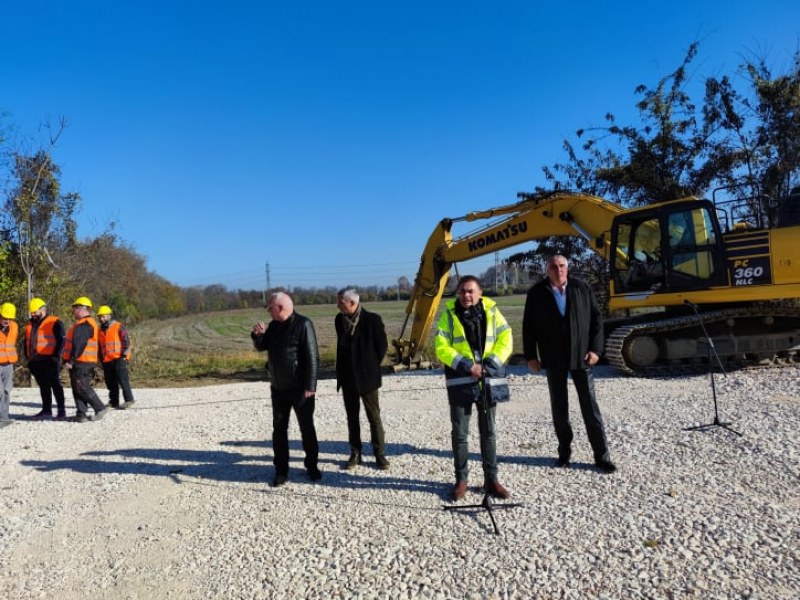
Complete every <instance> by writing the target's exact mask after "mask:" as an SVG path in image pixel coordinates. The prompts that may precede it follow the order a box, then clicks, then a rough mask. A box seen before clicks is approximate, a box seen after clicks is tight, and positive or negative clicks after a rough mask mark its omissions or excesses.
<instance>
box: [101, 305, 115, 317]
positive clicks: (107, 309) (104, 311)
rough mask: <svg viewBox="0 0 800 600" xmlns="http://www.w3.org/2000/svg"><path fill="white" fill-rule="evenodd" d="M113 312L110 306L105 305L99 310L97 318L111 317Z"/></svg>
mask: <svg viewBox="0 0 800 600" xmlns="http://www.w3.org/2000/svg"><path fill="white" fill-rule="evenodd" d="M112 312H114V311H113V310H111V307H110V306H106V305H105V304H103V306H101V307H100V308H98V309H97V316H98V317H99V316H101V315H110V314H111V313H112Z"/></svg>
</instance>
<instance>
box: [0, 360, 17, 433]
mask: <svg viewBox="0 0 800 600" xmlns="http://www.w3.org/2000/svg"><path fill="white" fill-rule="evenodd" d="M13 389H14V364H13V363H5V364H3V365H0V421H5V420H7V419H8V409H9V406H10V405H11V390H13Z"/></svg>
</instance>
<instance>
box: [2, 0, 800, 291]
mask: <svg viewBox="0 0 800 600" xmlns="http://www.w3.org/2000/svg"><path fill="white" fill-rule="evenodd" d="M2 17H3V21H2V25H0V55H2V57H3V59H2V62H0V111H4V112H5V113H6V116H5V117H4V119H3V123H5V124H6V126H8V125H9V124H11V125H13V126H14V127H15V128H16V130H17V132H18V136H19V137H17V138H15V143H16V144H19V145H20V147H22V148H25V147H31V148H35V147H38V146H39V145H40V144H41V143H42V141H43V140H46V135H45V134H43V133H40V129H39V127H40V124H41V123H43V122H46V121H47V120H48V119H50V120H51V121H52V122H57V121H58V119H59V118H61V117H64V118H66V120H67V121H68V123H69V127H68V129H67V130H66V131H65V132H64V133H63V135H62V137H61V139H60V140H59V143H58V145H57V147H56V148H55V150H54V156H55V159H56V162H57V163H59V164H60V165H61V167H62V171H63V176H62V184H63V187H64V189H65V190H66V191H77V192H79V193H80V194H81V196H82V197H83V203H82V205H81V209H80V213H79V214H78V220H79V223H80V229H79V234H80V235H81V236H83V237H86V236H93V235H97V234H99V233H101V232H102V231H103V230H104V229H105V228H106V226H107V224H108V223H109V222H111V221H114V222H117V223H118V227H117V229H116V231H117V233H118V234H119V236H120V237H121V238H122V239H124V240H125V241H127V242H128V243H130V244H131V245H132V246H133V247H134V248H135V249H136V250H137V251H138V252H139V253H140V254H142V255H144V256H145V257H146V258H147V264H148V267H149V269H150V270H151V271H154V272H156V273H158V274H159V275H161V276H163V277H165V278H166V279H168V280H170V281H172V282H174V283H176V284H178V285H181V286H190V285H206V284H212V283H221V284H223V285H226V286H227V287H229V288H232V289H236V288H243V289H252V288H255V289H261V288H262V287H264V285H265V279H266V264H267V263H269V271H270V283H271V285H273V286H279V285H284V286H290V287H295V286H318V287H325V286H329V285H332V286H337V287H338V286H342V285H345V284H357V285H368V284H379V285H392V284H393V283H394V282H396V281H397V278H398V277H400V276H406V277H408V278H409V279H413V277H414V275H415V273H416V269H417V266H418V262H419V257H420V253H421V252H422V249H423V247H424V245H425V242H426V240H427V238H428V236H429V234H430V233H431V231H432V230H433V228H434V226H435V225H436V223H437V222H438V221H439V220H440V219H442V218H444V217H457V216H461V215H463V214H465V213H467V212H470V211H473V210H481V209H485V208H489V207H492V206H497V205H503V204H509V203H512V202H515V201H516V193H517V192H519V191H525V190H531V189H532V188H533V187H534V186H536V185H545V181H544V177H543V175H542V173H541V167H542V166H543V165H550V164H553V163H555V162H557V161H562V160H564V155H563V152H562V150H561V147H562V141H563V140H564V139H565V138H573V135H574V132H575V131H576V130H577V129H579V128H583V127H590V126H592V125H600V124H602V123H603V116H604V115H605V114H606V113H607V112H612V113H614V114H615V115H616V116H617V117H618V120H619V121H620V122H633V123H636V122H637V119H636V114H635V112H634V110H633V104H634V102H635V100H636V99H637V97H636V96H635V95H634V89H635V87H636V86H637V85H639V84H646V85H654V84H655V83H656V82H657V81H658V80H659V79H660V78H661V77H663V76H665V75H667V74H668V73H670V72H671V71H672V70H674V69H675V68H676V67H677V66H678V65H679V64H680V62H681V60H682V58H683V57H684V55H685V52H686V49H687V47H688V46H689V44H690V43H692V42H693V41H700V52H699V56H698V58H697V59H696V60H695V62H694V63H693V69H694V71H693V73H692V76H693V78H694V81H697V82H700V81H702V79H703V78H705V77H708V76H712V75H713V76H719V75H722V74H729V75H733V74H735V72H736V69H737V66H738V65H740V64H741V63H742V62H743V61H744V60H745V59H746V58H755V57H766V58H767V62H768V64H770V65H771V66H772V67H773V68H774V69H775V70H776V71H778V72H782V71H784V70H785V69H786V68H787V67H788V65H789V63H790V58H791V56H792V55H793V53H794V52H795V51H796V50H797V48H798V47H800V2H796V1H795V0H782V1H776V0H764V1H762V2H759V3H756V4H754V3H752V2H745V1H743V0H729V1H726V2H719V1H711V2H684V1H682V0H678V1H673V2H669V3H663V2H659V3H655V2H653V3H650V2H641V1H639V2H611V3H601V2H583V1H574V2H534V1H532V0H531V1H528V2H523V1H510V2H502V1H498V2H488V1H487V2H473V1H469V0H462V1H460V2H450V1H447V2H436V1H435V0H427V1H425V2H420V1H417V0H404V1H402V2H395V1H383V2H381V1H377V0H373V1H371V2H370V1H366V0H364V1H340V2H337V1H335V0H329V1H307V2H302V1H298V2H285V1H284V2H273V1H271V0H264V1H261V2H251V1H247V2H237V1H235V0H231V1H229V2H209V1H186V0H182V1H170V0H160V1H159V2H153V1H150V0H138V1H136V2H133V1H131V2H108V1H107V0H106V1H103V2H100V1H95V0H87V1H80V2H65V1H54V0H41V1H39V2H35V3H32V2H14V3H6V6H4V8H3V11H2ZM522 248H524V247H518V248H515V249H514V250H515V251H517V250H519V249H522ZM493 261H494V256H493V255H492V256H488V257H485V258H484V259H476V260H474V261H471V262H469V263H465V264H463V265H460V267H459V270H460V272H461V274H465V273H468V272H474V273H478V272H481V271H484V270H485V269H486V268H487V267H488V266H489V265H490V264H492V263H493Z"/></svg>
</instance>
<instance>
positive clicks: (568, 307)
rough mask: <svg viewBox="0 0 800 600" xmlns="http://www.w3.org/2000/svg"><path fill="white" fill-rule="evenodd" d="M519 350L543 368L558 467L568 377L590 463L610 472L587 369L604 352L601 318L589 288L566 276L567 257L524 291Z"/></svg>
mask: <svg viewBox="0 0 800 600" xmlns="http://www.w3.org/2000/svg"><path fill="white" fill-rule="evenodd" d="M522 336H523V349H524V352H525V359H526V360H527V361H528V368H529V369H530V370H531V371H533V372H534V373H538V372H539V371H540V370H541V369H542V368H545V369H546V371H547V386H548V388H549V390H550V406H551V408H552V412H553V425H554V427H555V430H556V437H557V438H558V459H557V461H556V464H557V465H558V466H559V467H569V464H570V457H571V453H572V426H571V425H570V422H569V404H568V392H567V375H568V374H569V375H570V376H571V377H572V381H573V383H574V384H575V389H576V391H577V392H578V401H579V403H580V407H581V414H582V415H583V422H584V424H585V426H586V433H587V434H588V436H589V443H590V444H591V446H592V451H593V452H594V461H595V464H596V465H597V466H598V467H599V468H600V470H601V471H603V472H604V473H613V472H614V471H616V466H614V463H612V462H611V455H610V453H609V450H608V442H607V440H606V434H605V430H604V427H603V417H602V415H601V414H600V407H599V406H598V405H597V398H596V396H595V391H594V378H593V376H592V367H593V366H594V365H596V364H597V361H598V360H600V355H601V354H602V352H603V321H602V315H601V314H600V308H599V307H598V305H597V300H596V298H595V296H594V292H593V291H592V289H591V288H590V287H589V286H588V285H587V284H586V283H585V282H583V281H581V280H580V279H576V278H574V277H569V266H568V263H567V259H566V258H564V257H563V256H561V255H559V254H557V255H555V256H551V257H550V258H549V259H548V261H547V277H546V278H545V279H543V280H542V281H540V282H539V283H537V284H535V285H534V286H533V287H531V289H530V290H528V297H527V299H526V301H525V314H524V317H523V321H522Z"/></svg>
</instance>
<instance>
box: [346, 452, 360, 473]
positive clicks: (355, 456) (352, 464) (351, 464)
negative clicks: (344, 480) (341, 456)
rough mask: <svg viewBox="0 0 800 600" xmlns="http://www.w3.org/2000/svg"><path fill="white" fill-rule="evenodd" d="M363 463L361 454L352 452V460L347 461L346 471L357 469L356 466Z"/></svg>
mask: <svg viewBox="0 0 800 600" xmlns="http://www.w3.org/2000/svg"><path fill="white" fill-rule="evenodd" d="M362 462H363V461H362V460H361V452H358V451H356V450H352V451H351V452H350V458H348V459H347V463H345V465H344V468H345V470H347V471H349V470H350V469H355V468H356V466H357V465H360V464H361V463H362Z"/></svg>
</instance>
